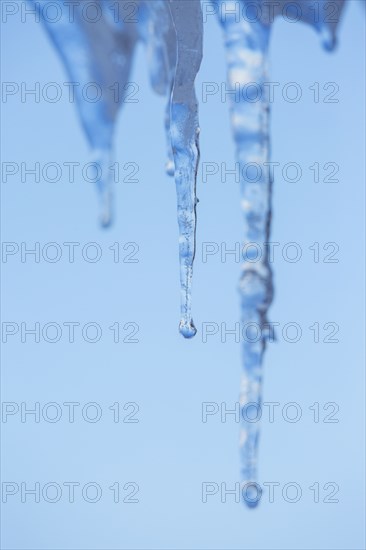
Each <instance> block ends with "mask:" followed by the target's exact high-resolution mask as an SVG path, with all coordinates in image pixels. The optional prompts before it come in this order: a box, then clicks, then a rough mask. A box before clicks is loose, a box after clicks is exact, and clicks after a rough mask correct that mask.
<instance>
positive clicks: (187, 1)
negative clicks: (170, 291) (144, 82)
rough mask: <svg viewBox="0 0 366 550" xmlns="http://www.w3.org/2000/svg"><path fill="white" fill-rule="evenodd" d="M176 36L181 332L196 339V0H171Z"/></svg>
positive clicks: (199, 31)
mask: <svg viewBox="0 0 366 550" xmlns="http://www.w3.org/2000/svg"><path fill="white" fill-rule="evenodd" d="M170 8H171V13H172V18H173V23H174V27H175V31H176V36H177V65H176V72H175V78H174V84H173V90H172V95H171V140H172V149H173V158H174V164H175V183H176V188H177V205H178V224H179V233H180V237H179V255H180V280H181V321H180V327H179V328H180V332H181V334H182V335H183V336H184V337H185V338H192V336H194V335H195V334H196V328H195V326H194V324H193V320H192V316H191V286H192V271H193V261H194V256H195V247H196V203H197V198H196V178H197V167H198V161H199V147H198V135H199V125H198V104H197V99H196V93H195V89H194V82H195V79H196V76H197V73H198V70H199V68H200V65H201V60H202V42H203V20H202V9H201V3H200V2H199V1H197V0H170Z"/></svg>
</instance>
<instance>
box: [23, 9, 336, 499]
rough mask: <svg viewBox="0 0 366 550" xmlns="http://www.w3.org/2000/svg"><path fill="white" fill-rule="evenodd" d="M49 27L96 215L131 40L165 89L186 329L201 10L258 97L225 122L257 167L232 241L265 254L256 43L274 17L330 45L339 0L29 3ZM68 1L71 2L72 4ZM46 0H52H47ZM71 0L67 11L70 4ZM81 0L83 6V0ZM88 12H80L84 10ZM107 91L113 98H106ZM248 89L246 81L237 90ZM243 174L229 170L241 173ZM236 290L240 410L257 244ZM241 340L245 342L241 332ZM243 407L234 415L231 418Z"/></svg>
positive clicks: (253, 446)
mask: <svg viewBox="0 0 366 550" xmlns="http://www.w3.org/2000/svg"><path fill="white" fill-rule="evenodd" d="M30 1H31V2H32V3H33V5H34V7H35V9H36V10H38V12H39V17H40V18H42V19H43V22H44V24H45V26H46V28H47V30H48V32H49V35H50V37H51V39H52V41H53V42H54V45H55V47H56V49H57V51H58V52H59V54H60V56H61V58H62V60H63V62H64V65H65V68H66V70H67V72H68V75H69V77H70V80H71V81H72V82H78V83H80V86H79V87H77V88H76V94H77V106H78V112H79V115H80V118H81V122H82V124H83V127H84V129H85V133H86V135H87V138H88V140H89V143H90V146H91V148H92V150H93V155H94V159H95V161H96V162H98V163H99V164H100V166H101V173H102V178H101V180H100V181H99V183H98V192H99V195H100V205H101V206H100V209H101V222H102V224H103V225H108V224H109V223H110V222H111V220H112V216H113V200H112V196H113V190H112V185H111V181H110V178H109V177H108V176H107V174H108V173H110V171H109V170H108V166H110V165H111V163H112V150H113V133H114V127H115V123H116V117H117V113H118V110H119V107H120V106H121V105H122V104H123V99H124V95H125V94H126V92H127V90H128V89H129V76H130V70H131V66H132V62H133V55H134V51H135V48H136V45H137V43H138V42H139V41H142V42H143V43H144V44H145V46H146V52H147V58H148V65H149V71H150V79H151V84H152V87H153V89H154V90H155V91H156V92H157V93H158V94H162V95H165V96H166V97H167V109H166V116H165V127H166V133H167V143H168V161H167V172H168V174H170V175H174V177H175V183H176V190H177V207H178V224H179V257H180V279H181V321H180V331H181V333H182V335H183V336H184V337H185V338H191V337H192V336H194V335H195V333H196V329H195V327H194V323H193V320H192V314H191V286H192V271H193V261H194V256H195V239H196V204H197V198H196V179H197V168H198V162H199V143H198V139H199V122H198V104H197V99H196V94H195V79H196V76H197V73H198V71H199V68H200V64H201V60H202V44H203V13H202V8H204V9H205V11H206V14H207V13H211V14H212V15H214V16H215V17H217V19H218V21H219V23H220V25H221V27H222V30H223V34H224V41H225V48H226V56H227V65H228V83H229V86H231V87H234V86H235V85H238V84H239V85H240V86H241V87H244V86H246V85H247V84H249V83H256V85H257V86H256V92H255V93H257V91H258V87H259V89H260V92H261V93H260V95H259V96H260V98H261V99H260V101H256V102H253V101H250V99H251V98H250V96H249V95H247V98H246V97H245V94H241V96H240V97H241V99H240V101H239V102H236V101H233V102H232V104H231V120H232V127H233V134H234V139H235V143H236V150H237V160H238V162H239V163H240V164H242V165H245V164H247V163H249V162H255V163H257V165H260V166H261V168H262V171H261V174H262V176H261V178H260V179H259V180H258V181H255V182H253V180H249V179H247V180H246V179H245V178H244V176H242V181H241V194H242V209H243V215H244V223H245V225H244V239H243V240H244V242H246V243H257V244H258V245H259V246H260V247H261V249H262V250H266V244H265V243H267V242H269V236H270V228H271V194H272V185H273V182H272V179H271V174H270V171H269V165H268V161H269V159H270V133H269V118H270V103H269V100H268V96H267V94H268V89H267V88H266V87H265V86H263V84H264V83H265V82H266V81H267V82H268V78H267V51H268V47H269V39H270V33H271V27H272V24H273V22H274V20H275V18H276V17H279V16H284V14H285V16H286V18H287V19H291V18H293V20H294V21H299V20H301V21H303V22H305V23H308V24H310V25H312V26H313V27H315V29H316V31H317V32H318V33H320V35H321V39H322V43H323V45H324V47H325V48H326V49H328V50H331V49H332V48H333V47H334V45H335V38H336V28H337V25H338V23H339V20H340V16H341V12H342V9H343V7H344V0H333V1H331V2H329V1H328V0H312V1H310V0H295V1H290V0H211V1H210V2H209V0H202V4H201V1H200V0H134V1H131V0H117V1H116V0H94V4H95V6H94V8H95V13H96V14H97V16H96V17H94V18H93V17H91V16H89V17H88V16H87V17H86V16H85V10H84V9H83V8H84V7H85V5H84V6H83V2H79V1H76V0H71V2H67V3H65V2H64V1H63V0H57V3H58V4H59V12H60V13H61V14H62V16H61V17H60V18H58V20H57V21H54V20H52V21H51V20H49V19H48V18H47V17H45V10H43V9H42V7H41V4H40V3H39V1H36V0H30ZM73 2H74V5H72V4H73ZM53 3H55V2H53ZM70 4H71V7H70ZM88 4H90V2H88ZM89 13H90V12H89ZM90 82H95V83H97V84H98V85H99V86H100V87H101V89H102V92H103V94H102V100H101V101H98V102H97V103H91V102H86V101H85V100H84V99H83V96H82V95H81V92H80V90H82V89H83V87H84V86H85V85H87V84H88V83H90ZM116 90H118V92H119V95H118V98H117V101H116ZM248 90H249V88H248ZM243 172H244V171H242V170H241V171H240V173H241V174H243ZM239 288H240V296H241V304H242V321H243V323H245V324H247V323H253V325H252V326H259V327H261V330H262V338H261V340H259V341H258V342H256V343H254V342H249V341H246V342H244V344H243V376H242V382H241V394H240V403H241V408H242V413H245V410H246V408H247V407H248V406H250V404H253V403H254V404H256V405H257V406H258V405H260V403H261V384H262V362H263V353H264V350H265V346H266V341H267V339H268V333H266V327H268V325H267V324H266V322H267V321H266V319H267V311H268V308H269V306H270V304H271V301H272V296H273V285H272V273H271V269H270V265H269V261H268V251H266V253H265V254H264V255H263V259H262V260H261V261H259V262H255V263H254V262H250V258H248V261H247V262H245V261H244V263H243V265H242V274H241V280H240V287H239ZM247 340H249V338H248V339H247ZM245 417H246V415H245V414H242V418H245ZM258 436H259V427H258V423H251V422H246V421H245V420H243V421H242V426H241V435H240V448H241V464H242V472H241V480H242V483H243V486H245V488H246V491H245V493H243V494H244V495H246V502H247V504H248V505H249V506H254V505H255V504H256V503H257V502H258V499H257V498H256V493H257V491H256V486H255V482H256V479H257V448H258Z"/></svg>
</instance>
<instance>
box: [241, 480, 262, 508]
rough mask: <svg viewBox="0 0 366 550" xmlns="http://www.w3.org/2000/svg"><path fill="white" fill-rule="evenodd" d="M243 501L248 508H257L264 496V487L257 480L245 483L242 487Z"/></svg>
mask: <svg viewBox="0 0 366 550" xmlns="http://www.w3.org/2000/svg"><path fill="white" fill-rule="evenodd" d="M242 495H243V502H244V504H246V505H247V506H248V508H251V509H253V508H256V507H257V506H258V504H259V502H260V500H261V497H262V489H261V487H260V485H259V484H258V483H256V482H255V481H249V482H247V483H244V485H243V487H242Z"/></svg>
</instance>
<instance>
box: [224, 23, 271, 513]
mask: <svg viewBox="0 0 366 550" xmlns="http://www.w3.org/2000/svg"><path fill="white" fill-rule="evenodd" d="M220 20H221V24H222V26H223V29H224V34H225V42H226V48H227V62H228V81H229V87H230V89H233V88H235V86H238V85H240V92H241V93H240V97H241V101H240V102H236V101H235V98H232V103H231V120H232V125H233V132H234V138H235V141H236V146H237V160H238V162H239V163H240V167H241V170H240V173H241V174H243V173H245V171H244V170H243V169H242V168H243V166H244V165H246V164H247V163H256V165H257V166H258V170H257V172H258V173H259V174H260V177H259V179H258V177H257V176H255V177H254V175H253V174H252V177H251V178H250V177H248V178H247V179H242V181H241V193H242V208H243V213H244V221H245V233H244V240H245V242H246V243H252V242H254V243H256V245H258V246H259V247H260V248H261V250H263V251H264V253H263V254H262V259H261V261H258V262H251V261H250V258H248V260H249V261H247V262H245V263H244V265H243V266H242V277H241V282H240V293H241V302H242V322H243V326H249V327H250V326H253V327H257V328H258V331H261V334H262V338H261V339H260V340H259V341H256V343H252V342H251V341H250V340H252V338H251V336H250V335H248V338H246V341H245V342H244V345H243V361H244V372H243V377H242V384H241V394H240V404H241V409H242V416H241V418H242V419H243V421H242V427H241V434H240V445H241V456H242V481H243V485H247V484H248V483H252V482H255V481H256V479H257V474H256V463H257V446H258V435H259V425H258V422H250V421H245V420H244V419H245V418H247V416H246V410H247V408H248V407H250V406H251V404H254V405H255V406H260V403H261V386H262V360H263V351H264V347H265V338H266V331H265V328H266V327H265V325H266V313H267V309H268V307H269V305H270V303H271V301H272V294H273V293H272V273H271V270H270V267H269V262H268V254H267V250H266V245H265V243H267V242H268V241H269V225H270V217H271V191H272V182H271V180H270V177H269V172H268V165H267V167H266V166H265V163H267V162H268V160H269V133H268V117H269V102H268V100H267V93H266V90H265V87H264V86H263V84H264V82H265V81H267V77H266V63H267V60H266V54H267V48H268V39H269V27H268V26H265V25H262V24H261V23H259V22H258V23H256V24H251V25H250V24H249V23H245V22H243V21H241V22H236V21H235V18H233V17H225V18H221V19H220ZM253 82H254V83H256V87H255V88H254V89H255V92H254V93H255V94H258V96H259V98H260V99H259V101H256V102H253V101H250V99H252V98H250V96H249V101H244V100H243V97H245V88H244V87H245V86H246V85H247V84H249V83H253ZM243 92H244V93H243ZM248 95H249V88H248ZM254 340H255V338H254ZM249 418H250V414H249ZM248 493H249V489H248V487H247V491H246V492H245V491H244V494H248ZM248 503H250V501H249V500H248Z"/></svg>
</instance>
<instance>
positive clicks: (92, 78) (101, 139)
mask: <svg viewBox="0 0 366 550" xmlns="http://www.w3.org/2000/svg"><path fill="white" fill-rule="evenodd" d="M30 1H31V2H32V3H33V4H34V7H35V9H37V10H38V11H39V14H40V15H41V16H43V15H44V14H45V13H46V12H45V11H43V10H40V9H39V2H36V1H35V0H30ZM123 1H125V0H120V3H121V4H122V3H123ZM126 1H127V0H126ZM57 3H58V4H59V13H60V14H61V17H60V19H59V20H57V21H49V20H48V19H47V18H44V19H43V23H44V25H45V27H46V28H47V31H48V33H49V35H50V37H51V39H52V41H53V43H54V45H55V47H56V49H57V51H58V53H59V54H60V56H61V58H62V60H63V62H64V65H65V68H66V70H67V72H68V75H69V79H70V81H71V82H72V83H76V84H77V85H76V86H74V90H75V92H74V93H75V100H76V104H77V108H78V113H79V116H80V118H81V122H82V125H83V127H84V130H85V133H86V135H87V137H88V141H89V144H90V146H91V148H92V159H93V160H94V162H96V163H97V164H98V169H99V174H100V175H101V177H100V179H99V181H98V183H97V189H98V193H99V197H100V219H101V223H102V225H103V226H108V225H109V224H110V223H111V220H112V195H113V191H112V171H111V170H110V166H111V159H112V146H113V132H114V125H115V121H116V118H117V113H118V110H119V107H120V105H121V104H123V100H124V96H125V92H126V89H125V85H126V84H127V82H128V79H129V75H130V68H131V63H132V59H133V52H134V49H135V43H136V39H137V35H136V28H135V25H133V24H132V23H128V24H127V23H126V24H125V25H122V23H120V24H119V25H116V24H115V25H112V23H113V21H114V20H113V18H111V17H109V18H107V17H106V13H107V11H106V10H107V9H108V4H107V3H106V2H105V3H104V4H102V7H103V14H104V16H103V17H102V18H99V19H98V22H97V23H95V22H92V21H90V20H89V19H86V17H85V16H83V12H82V6H81V3H80V2H77V1H76V2H75V6H74V10H70V7H69V6H67V5H65V3H64V2H63V1H62V0H58V1H57ZM70 13H74V14H75V15H74V20H73V19H72V17H71V16H70ZM95 84H96V85H97V90H94V91H92V90H91V91H90V92H89V93H90V94H92V93H94V94H98V92H99V96H100V97H99V98H98V100H97V101H88V100H86V99H85V95H84V94H85V93H87V92H86V90H87V89H88V87H89V86H93V85H95Z"/></svg>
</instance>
